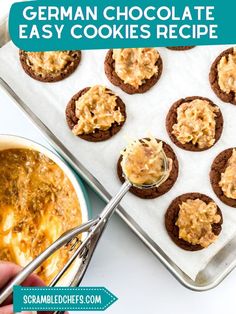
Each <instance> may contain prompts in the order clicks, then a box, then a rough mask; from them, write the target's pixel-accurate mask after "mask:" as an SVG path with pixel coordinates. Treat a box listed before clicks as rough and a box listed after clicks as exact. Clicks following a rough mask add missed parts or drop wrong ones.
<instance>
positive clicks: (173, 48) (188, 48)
mask: <svg viewBox="0 0 236 314" xmlns="http://www.w3.org/2000/svg"><path fill="white" fill-rule="evenodd" d="M194 47H195V46H176V47H174V46H171V47H166V48H167V49H170V50H175V51H184V50H190V49H192V48H194Z"/></svg>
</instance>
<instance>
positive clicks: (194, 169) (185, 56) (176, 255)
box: [0, 43, 236, 280]
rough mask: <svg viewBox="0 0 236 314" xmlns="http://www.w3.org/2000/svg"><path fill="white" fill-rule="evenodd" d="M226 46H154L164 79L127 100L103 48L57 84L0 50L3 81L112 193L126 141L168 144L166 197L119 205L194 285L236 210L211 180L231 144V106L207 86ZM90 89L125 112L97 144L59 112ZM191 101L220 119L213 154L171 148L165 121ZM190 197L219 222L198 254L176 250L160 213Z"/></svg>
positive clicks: (234, 112)
mask: <svg viewBox="0 0 236 314" xmlns="http://www.w3.org/2000/svg"><path fill="white" fill-rule="evenodd" d="M226 48H227V46H211V47H210V46H206V47H196V48H194V49H192V50H189V51H186V52H178V51H171V50H168V49H166V48H159V49H158V50H159V52H160V54H161V57H162V59H163V64H164V68H163V74H162V77H161V79H160V81H159V82H158V83H157V84H156V85H155V86H154V87H153V88H152V89H151V90H150V91H149V92H147V93H145V94H141V95H127V94H125V93H124V92H122V91H121V90H120V89H119V88H117V87H115V86H113V85H112V84H111V83H110V82H109V81H108V79H107V78H106V76H105V74H104V69H103V62H104V58H105V55H106V51H104V50H94V51H83V52H82V61H81V64H80V65H79V67H78V69H77V70H76V72H75V73H74V74H73V75H71V76H70V77H69V78H68V79H66V80H64V81H61V82H58V83H51V84H50V83H49V84H47V83H46V84H45V83H40V82H37V81H35V80H33V79H31V78H30V77H29V76H27V75H26V74H25V73H24V71H23V70H22V68H21V66H20V63H19V60H18V49H17V48H16V47H14V45H13V44H12V43H9V44H7V45H6V46H4V47H3V48H2V49H0V75H1V76H2V77H3V78H4V79H5V80H6V81H7V82H8V84H9V85H10V86H11V87H12V88H13V89H14V90H15V92H16V93H17V94H18V95H19V96H20V97H21V98H22V99H23V100H24V101H25V102H26V103H27V104H28V105H29V106H30V107H31V109H32V110H33V111H34V112H35V113H36V114H37V115H38V116H39V117H40V119H41V120H42V121H43V122H44V123H45V124H46V125H47V126H48V127H49V128H50V129H51V130H52V132H54V133H55V134H57V136H58V137H59V138H60V139H61V140H62V141H63V142H64V143H65V145H66V147H67V148H68V149H70V151H71V152H72V153H73V154H74V155H75V156H76V157H77V158H78V159H79V160H80V161H81V162H82V164H83V165H84V166H85V167H86V168H87V169H88V170H89V171H90V172H91V173H92V174H93V175H94V176H95V177H96V178H97V179H98V181H100V182H101V184H102V185H103V186H104V187H105V188H106V189H107V190H108V191H109V192H110V193H111V194H115V193H116V192H117V191H118V189H119V188H120V182H119V180H118V178H117V174H116V162H117V159H118V157H119V155H120V152H121V150H122V149H123V147H125V146H126V144H127V139H126V138H127V137H129V138H141V137H145V136H147V135H148V134H150V133H151V134H153V135H154V136H155V137H157V138H159V139H162V140H164V141H166V142H167V143H169V144H170V145H171V146H172V148H173V149H174V151H175V153H176V154H177V157H178V160H179V166H180V173H179V178H178V181H177V183H176V184H175V186H174V187H173V188H172V189H171V191H169V192H168V193H167V194H165V195H164V196H162V197H160V198H157V199H155V200H142V199H139V198H137V197H135V196H133V195H131V194H129V195H127V196H126V197H125V199H124V200H123V201H122V206H123V207H124V208H125V210H126V211H127V212H128V213H129V215H130V216H131V217H132V218H133V219H134V220H135V221H136V222H137V223H138V224H139V225H140V226H141V228H142V229H143V230H144V231H145V232H146V233H147V234H148V236H149V237H151V238H152V239H153V240H154V241H155V242H156V243H157V244H158V245H159V246H160V247H161V248H162V249H163V250H164V251H165V253H166V254H167V255H168V256H169V257H170V258H171V259H172V260H173V261H174V262H175V263H176V264H177V265H178V266H179V267H180V268H181V269H182V270H183V271H184V272H185V273H186V274H187V275H188V276H189V277H191V278H192V279H193V280H194V279H195V278H196V276H197V274H198V272H199V271H200V270H202V269H203V268H204V267H205V266H206V265H207V264H208V262H209V261H210V260H211V258H212V257H213V256H214V255H215V254H216V253H217V252H218V251H219V250H220V249H221V248H222V247H223V246H224V245H225V244H226V243H227V242H229V240H230V239H232V237H233V236H234V235H235V234H236V209H233V208H230V207H229V206H226V205H224V204H223V203H222V202H221V201H220V200H219V199H218V198H217V197H216V195H215V194H214V192H213V191H212V188H211V186H210V181H209V176H208V174H209V170H210V166H211V163H212V161H213V159H214V158H215V156H216V155H217V154H218V153H219V152H221V151H222V150H224V149H226V148H228V147H233V146H236V136H235V134H236V106H233V105H231V104H227V103H223V102H221V101H220V100H219V99H218V98H217V97H216V96H215V94H214V93H213V91H212V90H211V88H210V84H209V82H208V73H209V69H210V65H211V63H212V62H213V61H214V59H215V57H216V56H217V55H218V54H219V53H220V52H221V51H222V50H224V49H226ZM94 84H104V85H106V86H107V87H108V88H110V89H112V90H113V91H115V92H116V93H117V94H118V95H119V96H120V97H121V98H122V99H123V101H124V102H125V104H126V108H127V121H126V124H125V125H124V127H123V128H122V130H121V131H120V132H119V133H118V134H117V135H116V136H114V137H113V138H111V139H110V140H108V141H105V142H101V143H89V142H86V141H83V140H81V139H79V138H77V137H75V136H74V135H73V134H72V133H71V131H70V130H69V129H68V127H67V124H66V122H65V114H64V111H65V107H66V104H67V102H68V101H69V100H70V98H71V96H73V95H74V94H75V93H76V92H78V91H79V90H81V89H82V88H84V87H86V86H91V85H94ZM194 95H199V96H205V97H208V98H210V99H211V100H213V102H215V103H216V104H217V105H219V107H220V109H221V110H222V113H223V116H224V120H225V123H224V130H223V134H222V137H221V139H220V141H219V142H218V143H217V144H216V145H215V146H214V147H213V148H211V149H210V150H207V151H205V152H200V153H193V152H187V151H184V150H181V149H179V148H177V147H176V146H175V145H174V144H173V143H171V141H170V139H169V137H168V134H167V132H166V129H165V117H166V114H167V112H168V110H169V108H170V106H171V105H172V104H173V102H174V101H176V100H178V99H179V98H182V97H187V96H194ZM187 192H200V193H205V194H207V195H208V196H210V197H212V198H213V199H214V200H215V201H216V202H217V204H218V205H219V206H220V208H221V210H222V212H223V216H224V224H223V231H222V233H221V234H220V237H219V239H218V240H217V241H216V243H215V244H212V245H211V246H210V247H208V248H207V249H204V250H202V251H198V252H186V251H184V250H182V249H180V248H178V247H177V246H176V245H175V244H174V243H173V242H172V241H171V240H170V238H169V236H168V235H167V233H166V230H165V227H164V214H165V211H166V209H167V207H168V205H169V203H170V202H171V201H172V200H173V199H174V198H175V197H177V196H179V195H180V194H183V193H187Z"/></svg>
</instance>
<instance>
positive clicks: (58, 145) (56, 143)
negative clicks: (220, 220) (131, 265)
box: [0, 76, 236, 292]
mask: <svg viewBox="0 0 236 314" xmlns="http://www.w3.org/2000/svg"><path fill="white" fill-rule="evenodd" d="M0 89H1V90H2V91H3V92H4V93H5V94H6V95H7V96H8V97H10V98H11V100H12V101H13V102H14V103H15V104H16V105H17V107H18V108H19V109H20V110H21V111H22V112H23V113H24V114H25V116H26V117H27V118H28V119H29V120H30V121H31V122H32V123H33V124H34V125H35V127H36V128H37V129H38V130H39V131H40V133H41V134H42V135H43V136H44V138H45V139H46V140H47V141H48V143H49V144H50V145H51V146H52V147H53V148H54V149H55V150H56V152H57V153H58V154H60V155H61V157H62V158H63V159H64V160H65V161H66V162H67V163H68V164H69V165H70V166H71V167H72V168H73V170H74V171H75V172H76V173H77V174H78V175H79V176H80V178H82V179H83V180H84V181H85V182H86V183H87V184H88V185H89V186H90V187H91V188H92V189H93V190H94V191H95V192H96V193H97V195H98V196H99V197H100V198H101V199H103V200H104V201H105V202H108V201H109V200H110V199H111V195H110V194H109V193H108V192H107V191H106V189H105V188H104V187H103V186H102V184H101V183H100V182H99V181H98V180H97V179H96V178H95V177H94V176H93V175H92V174H91V173H90V172H89V171H88V170H87V169H86V168H85V167H84V166H83V165H82V163H81V162H80V161H79V160H78V159H77V158H76V157H75V156H74V155H73V154H72V153H71V152H70V151H69V150H68V149H67V148H66V147H65V146H64V145H63V143H62V142H61V141H60V140H59V139H58V138H57V137H56V136H55V134H53V132H52V131H50V129H49V128H48V127H47V126H46V125H45V124H44V123H43V122H42V121H41V120H40V119H39V117H38V116H37V115H36V114H35V113H34V112H33V111H32V110H31V109H30V108H29V106H27V104H26V103H25V102H24V101H23V100H22V99H21V98H20V97H19V96H18V95H17V94H16V93H15V91H14V90H13V89H12V88H11V87H10V86H9V84H8V83H7V82H6V81H5V80H4V79H3V78H2V77H1V76H0ZM116 213H117V214H118V215H119V216H120V218H121V219H122V220H123V221H124V222H125V223H126V224H127V225H128V226H129V228H130V229H131V230H132V231H133V232H134V233H135V234H136V235H137V236H138V237H139V238H140V239H141V240H142V241H143V243H144V244H145V245H146V246H147V247H148V248H149V250H150V251H151V252H152V253H153V254H154V255H155V256H156V257H157V258H158V260H159V261H160V262H161V263H162V265H164V266H165V268H166V269H167V270H168V271H169V272H170V273H171V274H172V275H173V276H174V277H175V278H176V279H177V280H178V281H179V282H180V283H181V284H182V285H183V286H184V287H186V288H188V289H190V290H192V291H197V292H202V291H208V290H211V289H213V288H215V287H217V286H218V285H219V284H220V283H221V282H222V281H223V280H224V279H225V278H226V277H227V276H228V275H229V274H230V273H231V271H233V269H234V268H236V259H235V260H234V261H233V262H232V263H230V264H229V265H228V267H227V268H226V269H225V270H224V271H223V272H222V273H221V274H220V275H218V276H217V277H216V279H215V280H214V281H212V282H210V283H208V284H205V285H200V284H197V283H196V282H194V281H193V280H192V279H191V278H189V277H188V276H187V275H186V274H185V273H184V272H183V271H182V270H181V269H180V268H179V267H178V266H177V265H176V264H175V263H174V262H173V261H172V260H171V259H170V258H169V257H168V256H167V255H166V254H165V253H164V252H163V250H162V249H161V248H160V247H159V246H158V245H157V244H156V243H155V242H154V241H153V240H152V239H151V238H150V237H149V236H148V235H147V234H146V233H145V232H144V231H143V230H142V228H141V227H140V226H139V225H138V224H137V223H136V222H135V221H134V219H133V218H131V217H130V216H129V214H128V213H127V212H126V211H125V210H124V208H123V207H122V206H121V205H119V206H118V207H117V209H116ZM77 284H78V283H76V282H73V285H77Z"/></svg>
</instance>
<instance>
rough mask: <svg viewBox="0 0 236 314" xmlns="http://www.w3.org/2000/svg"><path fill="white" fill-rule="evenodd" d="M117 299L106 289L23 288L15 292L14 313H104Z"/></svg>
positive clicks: (18, 287) (15, 288)
mask: <svg viewBox="0 0 236 314" xmlns="http://www.w3.org/2000/svg"><path fill="white" fill-rule="evenodd" d="M115 301H117V297H116V296H114V295H113V294H112V293H111V292H109V291H108V290H107V289H106V288H104V287H76V288H71V287H65V288H64V287H63V288H62V287H61V288H60V287H53V288H52V287H21V286H15V287H14V291H13V307H14V313H16V312H22V311H104V310H106V309H107V308H108V307H109V306H111V305H112V304H113V303H114V302H115Z"/></svg>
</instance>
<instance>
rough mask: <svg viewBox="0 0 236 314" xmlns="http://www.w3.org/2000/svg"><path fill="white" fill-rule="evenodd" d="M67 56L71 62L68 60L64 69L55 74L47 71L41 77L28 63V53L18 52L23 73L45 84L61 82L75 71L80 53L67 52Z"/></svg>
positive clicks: (78, 51)
mask: <svg viewBox="0 0 236 314" xmlns="http://www.w3.org/2000/svg"><path fill="white" fill-rule="evenodd" d="M68 54H69V56H70V58H71V60H68V62H67V64H66V65H65V66H64V68H62V69H59V70H58V71H55V72H53V71H52V72H50V71H49V72H48V73H45V75H43V74H42V73H40V72H37V71H35V70H34V69H33V65H32V64H31V63H30V61H29V58H28V52H27V51H24V50H20V51H19V57H20V62H21V65H22V68H23V69H24V71H25V73H26V74H28V75H29V76H30V77H32V78H33V79H35V80H37V81H40V82H45V83H53V82H58V81H61V80H63V79H65V78H67V77H68V76H70V75H71V74H72V73H73V72H74V71H75V70H76V68H77V67H78V65H79V63H80V60H81V51H80V50H76V51H69V52H68Z"/></svg>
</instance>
